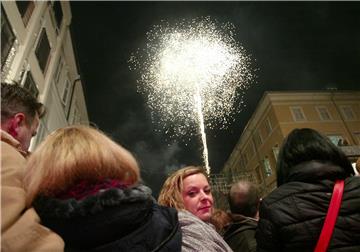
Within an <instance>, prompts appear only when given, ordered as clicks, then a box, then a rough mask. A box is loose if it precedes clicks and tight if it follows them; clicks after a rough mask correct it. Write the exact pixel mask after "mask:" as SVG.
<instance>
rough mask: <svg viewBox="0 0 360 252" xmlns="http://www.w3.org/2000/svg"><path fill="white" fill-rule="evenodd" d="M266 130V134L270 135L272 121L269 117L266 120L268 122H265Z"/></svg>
mask: <svg viewBox="0 0 360 252" xmlns="http://www.w3.org/2000/svg"><path fill="white" fill-rule="evenodd" d="M265 129H266V134H267V135H270V133H271V131H272V125H271V121H270V119H269V117H268V118H266V120H265Z"/></svg>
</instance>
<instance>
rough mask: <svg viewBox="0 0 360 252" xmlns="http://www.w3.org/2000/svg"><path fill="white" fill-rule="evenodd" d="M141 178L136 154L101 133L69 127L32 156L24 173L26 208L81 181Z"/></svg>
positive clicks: (45, 143) (53, 135)
mask: <svg viewBox="0 0 360 252" xmlns="http://www.w3.org/2000/svg"><path fill="white" fill-rule="evenodd" d="M104 178H111V179H119V180H121V181H123V182H125V183H128V184H130V185H132V184H135V183H137V182H138V181H139V179H140V171H139V166H138V163H137V161H136V160H135V158H134V157H133V155H132V154H131V153H130V152H129V151H127V150H126V149H124V148H123V147H122V146H120V145H118V144H117V143H115V142H114V141H112V140H111V139H110V138H109V137H107V136H106V135H105V134H104V133H102V132H100V131H99V130H96V129H93V128H91V127H88V126H70V127H65V128H61V129H58V130H56V131H54V132H53V133H52V134H50V135H49V136H47V137H46V138H45V140H44V141H43V142H42V143H41V144H40V145H39V146H38V148H37V149H36V150H35V152H34V153H32V154H31V156H30V158H29V160H28V162H27V167H26V170H25V177H24V184H25V189H26V199H27V205H28V206H30V205H31V204H32V202H33V200H34V199H35V198H36V196H38V195H45V196H53V195H54V194H56V193H59V192H63V191H64V190H66V189H67V188H68V187H70V186H72V185H74V184H75V183H77V182H78V181H79V180H89V181H98V180H99V179H104Z"/></svg>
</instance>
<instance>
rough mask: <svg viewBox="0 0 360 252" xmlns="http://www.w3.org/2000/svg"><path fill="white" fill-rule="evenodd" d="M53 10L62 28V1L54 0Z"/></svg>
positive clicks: (57, 23) (57, 22) (58, 25)
mask: <svg viewBox="0 0 360 252" xmlns="http://www.w3.org/2000/svg"><path fill="white" fill-rule="evenodd" d="M53 10H54V15H55V20H56V25H57V28H58V29H60V25H61V21H62V18H63V12H62V9H61V2H60V1H54V4H53Z"/></svg>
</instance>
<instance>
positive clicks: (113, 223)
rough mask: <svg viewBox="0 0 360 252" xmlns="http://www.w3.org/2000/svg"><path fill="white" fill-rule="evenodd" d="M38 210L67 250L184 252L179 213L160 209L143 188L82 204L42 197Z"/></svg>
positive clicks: (108, 193) (114, 190)
mask: <svg viewBox="0 0 360 252" xmlns="http://www.w3.org/2000/svg"><path fill="white" fill-rule="evenodd" d="M34 207H35V209H36V211H37V212H38V214H39V216H40V218H41V221H42V223H43V224H44V225H45V226H47V227H49V228H50V229H52V230H54V231H55V232H56V233H58V234H59V235H60V236H61V237H62V238H63V239H64V241H65V251H104V252H105V251H106V252H108V251H181V230H180V228H179V223H178V217H177V212H176V210H175V209H173V208H166V207H162V206H159V205H158V204H156V202H155V200H154V199H153V198H152V196H151V190H150V189H149V188H147V187H146V186H143V185H140V186H137V187H134V188H129V189H124V190H122V189H118V188H112V189H108V190H105V191H103V192H99V193H97V194H96V195H92V196H88V197H86V198H84V199H82V200H75V199H73V198H72V199H68V200H60V199H55V198H49V197H39V198H37V199H36V200H35V202H34Z"/></svg>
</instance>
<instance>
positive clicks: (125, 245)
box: [25, 126, 181, 251]
mask: <svg viewBox="0 0 360 252" xmlns="http://www.w3.org/2000/svg"><path fill="white" fill-rule="evenodd" d="M139 181H140V172H139V167H138V164H137V162H136V160H135V158H134V157H133V156H132V155H131V153H130V152H128V151H127V150H126V149H124V148H123V147H121V146H120V145H118V144H116V143H115V142H114V141H112V140H111V139H110V138H108V137H107V136H105V135H104V134H103V133H101V132H100V131H98V130H95V129H93V128H90V127H86V126H72V127H67V128H62V129H58V130H56V131H55V132H54V133H52V134H51V135H49V136H48V137H47V138H46V139H45V140H44V141H43V143H42V144H41V145H40V146H39V147H38V148H37V149H36V151H35V152H34V153H33V154H32V155H31V157H30V159H29V161H28V163H27V169H26V175H25V185H26V191H27V205H28V206H29V207H30V206H32V205H33V206H34V208H35V209H36V211H37V212H38V214H39V216H40V218H41V220H42V223H43V224H44V225H45V226H47V227H49V228H50V229H52V230H54V231H55V232H57V233H58V234H59V235H60V236H61V237H62V238H63V239H64V241H65V251H92V250H96V251H168V250H171V251H180V249H181V232H180V229H179V227H178V226H179V225H178V220H177V214H176V211H175V210H174V209H170V208H166V207H161V206H159V205H157V204H156V202H155V200H154V199H153V197H152V196H151V190H150V189H149V188H147V187H146V186H144V185H141V184H140V183H139ZM154 230H156V231H157V232H154Z"/></svg>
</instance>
